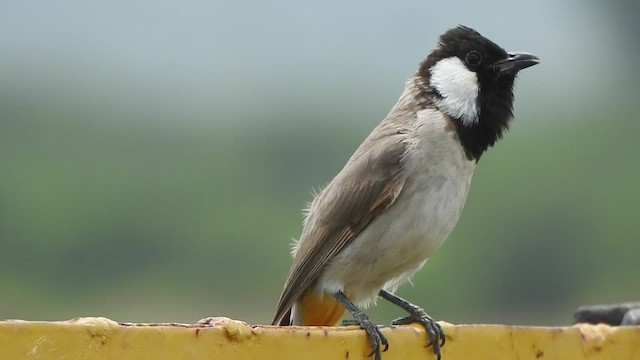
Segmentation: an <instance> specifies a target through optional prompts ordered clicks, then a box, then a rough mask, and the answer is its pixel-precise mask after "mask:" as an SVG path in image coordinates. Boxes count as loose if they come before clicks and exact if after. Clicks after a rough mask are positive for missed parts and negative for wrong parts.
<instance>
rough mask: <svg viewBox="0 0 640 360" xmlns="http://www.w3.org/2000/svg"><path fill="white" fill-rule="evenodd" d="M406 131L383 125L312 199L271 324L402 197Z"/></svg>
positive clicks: (277, 321)
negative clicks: (334, 259)
mask: <svg viewBox="0 0 640 360" xmlns="http://www.w3.org/2000/svg"><path fill="white" fill-rule="evenodd" d="M405 139H406V135H405V133H404V132H403V131H400V130H398V129H396V128H393V127H391V126H389V124H388V123H387V124H385V123H382V124H381V125H380V126H379V127H378V128H376V129H375V130H374V131H373V132H372V133H371V135H369V137H368V138H367V139H366V140H365V141H364V143H363V144H362V145H361V146H360V147H359V148H358V150H356V152H355V153H354V154H353V156H352V157H351V159H349V161H348V162H347V164H346V165H345V167H344V168H343V169H342V171H341V172H340V173H339V174H338V175H337V176H336V177H335V178H334V179H333V180H332V181H331V183H329V185H328V186H327V187H326V188H325V189H324V190H323V191H322V192H321V193H320V194H319V195H318V196H317V197H316V198H315V199H314V201H313V203H312V205H311V211H310V213H309V217H308V219H307V220H306V222H305V227H304V230H303V232H302V235H301V238H300V243H299V246H300V247H299V249H298V252H297V253H296V256H295V258H294V260H293V265H292V267H291V270H290V271H289V276H288V278H287V281H286V283H285V287H284V290H283V291H282V295H281V296H280V301H279V303H278V307H277V311H276V315H275V319H274V321H273V324H277V323H279V322H280V320H281V319H282V317H283V316H285V314H286V313H287V311H289V310H290V309H291V306H293V304H294V302H295V301H296V300H297V299H298V298H299V297H300V296H301V295H302V293H303V292H304V291H305V290H306V289H307V288H308V287H309V286H310V285H311V284H312V283H313V282H314V281H315V280H316V279H317V278H318V276H319V275H320V273H321V272H322V270H323V269H324V268H325V267H326V266H327V264H328V263H329V262H330V261H331V260H332V259H333V258H334V257H335V256H336V255H337V254H338V253H339V252H340V251H342V249H344V248H345V247H346V246H347V245H348V244H349V242H350V241H351V240H353V239H354V238H355V237H356V236H358V234H360V232H362V230H364V228H366V227H367V225H369V224H370V223H371V221H373V220H374V219H375V218H376V217H377V216H378V215H380V214H381V213H382V212H383V211H385V210H386V209H387V208H388V207H389V206H391V204H393V202H394V201H395V199H396V198H397V197H398V194H399V193H400V190H401V189H402V186H403V184H404V180H405V177H404V172H403V171H402V164H403V156H404V153H405V146H406V144H405Z"/></svg>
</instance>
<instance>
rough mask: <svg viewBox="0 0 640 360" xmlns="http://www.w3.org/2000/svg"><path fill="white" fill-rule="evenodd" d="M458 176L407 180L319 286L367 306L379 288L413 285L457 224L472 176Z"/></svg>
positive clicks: (326, 272) (324, 273)
mask: <svg viewBox="0 0 640 360" xmlns="http://www.w3.org/2000/svg"><path fill="white" fill-rule="evenodd" d="M454 174H455V176H454ZM454 174H449V173H446V172H442V173H438V172H431V173H429V174H428V175H420V176H418V177H417V178H413V179H408V180H407V182H406V183H405V186H404V188H403V191H402V193H401V194H400V196H399V197H398V199H397V200H396V202H395V203H394V204H393V205H392V206H391V207H390V208H389V209H388V210H387V211H386V212H384V213H383V214H381V215H380V216H379V217H378V218H376V219H375V220H374V221H373V222H372V223H371V224H369V226H368V227H367V228H366V229H365V230H364V231H363V232H362V233H361V234H360V235H359V236H358V237H357V238H355V239H354V240H353V242H352V243H351V244H350V245H349V246H348V247H346V248H345V249H344V250H343V251H342V252H341V253H340V254H338V255H337V256H336V258H335V259H334V260H333V261H332V262H331V264H330V265H329V266H327V268H326V270H325V271H324V272H323V274H322V275H321V277H320V279H319V281H318V283H317V284H318V285H317V286H318V287H320V288H321V290H322V291H327V292H336V291H338V290H342V291H344V292H345V293H346V294H347V296H349V297H350V299H351V300H352V301H353V302H354V303H356V304H358V305H360V306H367V305H369V304H370V303H372V302H374V301H375V299H376V297H377V293H378V292H379V291H380V289H382V288H385V289H391V290H395V288H396V287H397V286H399V285H400V284H402V283H404V282H405V281H407V280H409V278H410V277H411V276H412V275H413V274H414V273H415V272H416V271H417V270H419V269H420V268H421V267H422V265H424V263H425V261H426V260H427V259H428V258H429V257H430V256H431V255H432V254H433V253H434V252H435V251H436V250H437V249H438V248H439V247H440V245H441V244H442V242H443V241H444V240H445V239H446V238H447V236H448V235H449V233H450V232H451V231H452V230H453V227H454V226H455V224H456V222H457V221H458V218H459V216H460V212H461V210H462V207H463V206H464V202H465V199H466V196H467V190H468V186H469V182H470V179H471V174H472V172H471V171H470V172H468V174H467V173H465V172H463V173H462V174H463V176H462V177H461V176H460V175H461V173H459V172H455V173H454ZM427 185H428V186H427Z"/></svg>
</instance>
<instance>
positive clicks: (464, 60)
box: [417, 26, 539, 160]
mask: <svg viewBox="0 0 640 360" xmlns="http://www.w3.org/2000/svg"><path fill="white" fill-rule="evenodd" d="M538 62H539V60H538V58H537V57H535V56H533V55H531V54H527V53H508V52H506V51H505V50H504V49H503V48H501V47H500V46H498V45H496V44H495V43H494V42H492V41H491V40H489V39H487V38H485V37H484V36H482V35H480V34H479V33H478V32H477V31H475V30H473V29H471V28H468V27H465V26H458V27H457V28H454V29H451V30H449V31H447V32H446V33H444V34H443V35H442V36H440V41H439V44H438V48H437V49H436V50H434V51H433V52H432V53H431V54H430V55H429V56H428V57H427V59H426V60H425V61H424V62H423V63H422V64H421V65H420V69H419V70H418V74H417V75H418V76H419V77H421V78H422V79H424V83H425V84H426V89H424V90H425V91H427V92H430V93H431V94H432V95H431V96H432V100H433V104H434V105H435V106H436V107H438V109H440V110H441V111H443V112H444V113H446V114H447V115H449V116H450V117H451V118H452V119H454V122H455V123H456V127H457V130H458V134H459V136H460V140H461V142H462V144H463V146H464V147H465V149H466V151H467V153H468V154H469V156H470V157H472V158H474V159H476V160H477V159H479V158H480V156H481V155H482V153H483V152H484V151H485V150H487V148H489V147H490V146H492V145H493V144H494V143H495V142H496V141H497V140H498V139H499V138H500V137H501V136H502V133H503V131H504V130H506V129H507V128H508V125H509V121H510V120H511V118H512V117H513V112H512V111H513V83H514V80H515V77H516V74H517V73H518V71H520V70H522V69H524V68H527V67H529V66H533V65H535V64H537V63H538Z"/></svg>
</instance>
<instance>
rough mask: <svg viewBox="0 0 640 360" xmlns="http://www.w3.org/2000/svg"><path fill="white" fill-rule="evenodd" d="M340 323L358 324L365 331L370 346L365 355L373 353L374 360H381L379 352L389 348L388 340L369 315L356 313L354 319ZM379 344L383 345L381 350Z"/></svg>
mask: <svg viewBox="0 0 640 360" xmlns="http://www.w3.org/2000/svg"><path fill="white" fill-rule="evenodd" d="M342 325H359V326H360V327H361V328H362V329H363V330H364V331H366V332H367V338H368V339H369V345H370V346H371V352H370V353H369V355H367V357H369V356H371V355H374V359H375V360H381V358H382V355H381V354H380V353H381V352H385V351H387V350H388V349H389V342H388V341H387V338H386V337H385V336H384V335H382V332H380V329H379V328H378V326H377V325H375V324H373V323H372V322H371V320H369V317H368V316H367V315H365V314H364V313H360V314H357V316H356V317H355V319H354V320H345V321H343V322H342ZM380 344H382V345H383V349H382V351H381V350H380Z"/></svg>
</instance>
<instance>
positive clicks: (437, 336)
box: [378, 290, 445, 360]
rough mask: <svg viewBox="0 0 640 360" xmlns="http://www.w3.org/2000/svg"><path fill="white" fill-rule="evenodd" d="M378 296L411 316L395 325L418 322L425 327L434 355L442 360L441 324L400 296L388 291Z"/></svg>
mask: <svg viewBox="0 0 640 360" xmlns="http://www.w3.org/2000/svg"><path fill="white" fill-rule="evenodd" d="M378 295H379V296H380V297H381V298H383V299H385V300H387V301H389V302H391V303H392V304H395V305H397V306H399V307H401V308H402V309H404V310H405V311H407V312H408V313H409V316H406V317H403V318H400V319H396V320H394V321H393V322H392V324H393V325H406V324H410V323H413V322H417V323H419V324H420V325H422V326H423V327H424V329H425V330H426V331H427V334H429V344H430V345H431V346H433V353H434V354H435V355H436V356H437V358H438V360H440V356H441V354H440V348H441V347H442V346H444V342H445V336H444V331H443V330H442V327H440V324H438V323H437V322H436V321H435V320H433V318H432V317H431V316H429V315H427V313H426V312H425V311H424V310H422V308H420V307H418V306H416V305H413V304H412V303H410V302H408V301H406V300H404V299H402V298H401V297H399V296H396V295H394V294H392V293H390V292H388V291H386V290H380V293H378Z"/></svg>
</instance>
